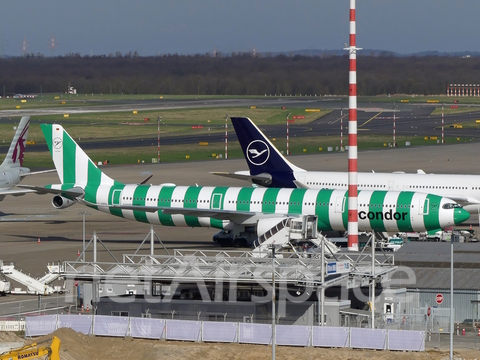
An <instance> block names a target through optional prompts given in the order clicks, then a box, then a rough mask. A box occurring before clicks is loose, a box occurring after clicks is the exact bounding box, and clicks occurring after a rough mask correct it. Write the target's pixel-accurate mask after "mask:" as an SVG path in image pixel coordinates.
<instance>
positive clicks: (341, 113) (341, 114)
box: [340, 108, 343, 151]
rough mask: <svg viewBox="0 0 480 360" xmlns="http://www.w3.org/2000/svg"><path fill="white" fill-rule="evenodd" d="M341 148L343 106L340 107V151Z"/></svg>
mask: <svg viewBox="0 0 480 360" xmlns="http://www.w3.org/2000/svg"><path fill="white" fill-rule="evenodd" d="M342 150H343V108H341V109H340V151H342Z"/></svg>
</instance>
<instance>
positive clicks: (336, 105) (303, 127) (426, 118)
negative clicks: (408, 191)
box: [0, 97, 480, 151]
mask: <svg viewBox="0 0 480 360" xmlns="http://www.w3.org/2000/svg"><path fill="white" fill-rule="evenodd" d="M252 105H255V106H257V107H258V108H260V107H265V106H267V107H279V108H280V107H282V106H286V109H287V110H286V111H288V109H289V108H322V109H331V110H332V111H331V112H330V113H329V114H327V115H325V116H323V117H321V118H318V119H317V120H314V121H312V122H309V123H308V124H304V123H302V122H298V121H297V122H294V123H291V124H290V126H289V136H290V137H291V138H295V137H299V138H301V137H316V136H332V135H334V136H339V135H340V130H341V127H340V117H341V116H340V114H341V111H342V109H343V115H344V118H343V134H344V136H345V137H346V136H347V135H348V100H347V99H345V98H333V99H332V98H327V99H323V98H314V97H311V98H303V99H302V98H288V97H287V98H270V97H266V98H265V99H228V100H176V101H165V102H162V101H152V100H149V101H144V102H140V103H138V102H124V103H121V104H117V103H116V102H113V104H112V102H110V103H108V104H101V105H98V106H84V107H82V106H79V107H71V108H68V112H70V113H75V112H77V113H93V112H115V111H119V112H120V111H124V112H125V111H132V110H133V109H137V110H162V109H163V110H167V109H191V108H212V107H243V106H245V107H250V106H252ZM437 106H438V104H405V103H400V104H397V107H396V110H395V118H396V119H395V132H396V136H397V137H399V136H419V137H425V136H437V138H438V139H441V137H442V132H441V127H440V126H441V121H442V119H441V115H436V116H432V115H431V112H432V111H433V110H434V109H435V107H437ZM65 111H66V109H63V108H62V109H60V108H58V109H57V108H56V109H40V110H21V111H13V112H12V111H0V122H7V121H8V122H11V121H13V120H11V119H8V118H7V117H6V116H13V115H12V114H15V115H16V116H18V115H32V116H34V115H42V114H63V113H64V112H65ZM229 115H230V116H243V114H242V113H238V114H229ZM393 116H394V112H393V106H392V104H390V103H388V104H385V103H375V104H372V103H359V105H358V112H357V118H358V120H357V123H358V134H360V135H366V134H368V135H392V139H393ZM476 119H480V108H478V107H473V106H472V112H470V113H461V114H455V115H446V116H445V118H444V122H445V136H448V137H463V138H464V137H467V138H470V139H478V138H480V128H476V127H475V128H468V129H467V128H465V129H459V128H454V127H453V125H454V124H456V123H462V122H472V123H473V122H475V120H476ZM252 120H253V121H254V122H255V118H252ZM186 125H187V126H188V124H186ZM211 127H212V128H213V129H216V130H218V131H217V132H215V131H213V132H212V133H210V134H208V135H205V134H202V135H175V136H169V135H165V136H162V138H161V142H162V145H181V144H198V142H200V141H205V138H206V137H208V142H211V143H215V142H224V141H225V132H224V131H223V130H224V126H223V125H211ZM260 129H261V130H262V131H263V132H264V133H265V134H266V135H267V136H269V137H274V138H282V137H285V136H286V125H284V124H282V125H261V126H260ZM228 137H229V141H237V137H236V135H235V133H234V131H233V129H232V131H230V132H229V134H228ZM79 144H80V146H82V148H83V149H85V150H92V149H105V148H112V147H114V148H125V147H142V146H152V145H156V144H157V135H156V127H155V131H152V136H144V137H143V138H139V139H118V140H108V141H93V142H83V141H79ZM7 145H8V144H2V146H0V149H4V148H6V147H7ZM28 150H29V151H48V149H47V146H46V145H45V144H39V145H29V146H28ZM0 151H3V150H0ZM5 151H6V150H5Z"/></svg>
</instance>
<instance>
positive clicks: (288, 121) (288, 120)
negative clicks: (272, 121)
mask: <svg viewBox="0 0 480 360" xmlns="http://www.w3.org/2000/svg"><path fill="white" fill-rule="evenodd" d="M289 117H290V113H288V114H287V156H288V155H290V150H289V147H288V124H289V123H290V119H289Z"/></svg>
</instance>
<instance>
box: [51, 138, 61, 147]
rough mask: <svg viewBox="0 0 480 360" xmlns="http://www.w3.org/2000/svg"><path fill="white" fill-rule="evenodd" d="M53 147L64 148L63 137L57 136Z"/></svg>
mask: <svg viewBox="0 0 480 360" xmlns="http://www.w3.org/2000/svg"><path fill="white" fill-rule="evenodd" d="M53 147H54V148H55V149H61V148H62V139H60V138H59V137H56V138H55V139H53Z"/></svg>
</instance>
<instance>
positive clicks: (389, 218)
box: [22, 124, 470, 245]
mask: <svg viewBox="0 0 480 360" xmlns="http://www.w3.org/2000/svg"><path fill="white" fill-rule="evenodd" d="M41 128H42V131H43V133H44V135H45V139H46V141H47V144H48V147H49V149H50V152H51V154H52V158H53V162H54V164H55V168H56V169H57V173H58V176H59V178H60V182H61V184H54V185H47V186H45V187H34V186H27V185H23V186H22V187H24V188H29V189H31V190H34V191H36V192H38V193H51V194H54V195H55V196H54V198H53V201H52V204H53V206H54V207H56V208H65V207H68V206H70V205H73V204H74V203H75V202H79V203H81V204H84V205H87V206H89V207H91V208H94V209H97V210H100V211H103V212H106V213H110V214H112V215H115V216H120V217H124V218H127V219H131V220H134V221H140V222H145V223H150V224H159V225H165V226H184V227H213V228H217V229H225V230H231V231H232V232H233V234H236V235H239V234H240V233H242V232H245V231H248V232H250V233H252V232H256V233H257V235H258V236H261V235H262V234H263V233H265V232H266V231H268V230H269V229H270V228H272V227H273V226H275V225H276V224H278V223H279V222H281V221H282V220H284V219H286V218H295V217H300V216H302V215H317V216H318V230H320V231H327V230H338V231H344V230H345V229H346V228H347V213H348V206H347V193H346V191H345V190H331V189H321V190H318V189H316V190H314V189H280V188H268V189H267V188H253V187H245V188H242V187H224V186H218V187H215V186H175V185H172V184H164V185H143V184H122V183H120V182H118V181H116V180H113V179H111V178H110V177H108V176H107V175H106V174H105V173H103V172H102V171H101V170H100V169H99V168H98V167H97V166H96V165H95V163H94V162H92V161H91V160H90V158H89V157H88V156H87V154H86V153H85V152H84V151H83V150H82V149H81V148H80V146H78V145H77V143H76V142H75V141H74V140H73V139H72V138H71V137H70V135H69V134H68V133H67V132H66V131H65V130H64V129H63V128H62V126H60V125H55V124H54V125H41ZM259 152H260V151H259ZM358 204H359V216H358V218H359V225H358V226H359V230H361V231H370V230H372V229H373V230H377V231H392V232H397V231H426V230H434V229H440V228H442V229H443V228H445V227H448V226H452V225H457V224H460V223H462V222H463V221H465V220H467V219H468V218H469V216H470V214H469V213H468V212H467V211H465V210H464V209H462V207H461V206H460V205H458V204H457V203H455V202H454V201H452V200H450V199H448V198H445V197H441V196H437V195H431V194H427V193H418V192H413V191H402V192H397V191H386V190H376V191H371V190H365V191H361V192H360V194H359V197H358ZM242 245H245V244H242Z"/></svg>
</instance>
